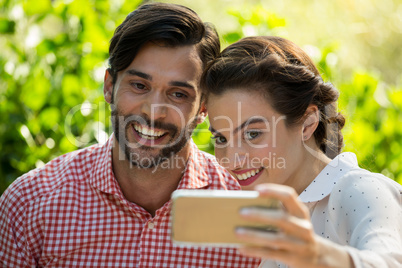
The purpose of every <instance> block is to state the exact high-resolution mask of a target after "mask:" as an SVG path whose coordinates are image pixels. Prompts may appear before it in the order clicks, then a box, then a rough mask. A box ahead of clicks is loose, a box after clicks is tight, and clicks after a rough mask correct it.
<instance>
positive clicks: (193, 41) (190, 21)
mask: <svg viewBox="0 0 402 268" xmlns="http://www.w3.org/2000/svg"><path fill="white" fill-rule="evenodd" d="M147 42H157V43H161V44H163V45H165V46H169V47H177V46H186V45H196V46H197V50H198V53H199V56H200V59H201V61H202V63H203V66H204V67H205V66H206V65H207V63H208V62H209V61H211V60H213V59H214V58H215V57H217V56H218V55H219V52H220V42H219V36H218V34H217V32H216V31H215V29H214V27H213V26H212V25H211V24H207V23H203V22H202V20H201V19H200V18H199V17H198V15H197V13H195V12H194V11H193V10H191V9H189V8H187V7H184V6H181V5H175V4H167V3H149V4H144V5H142V6H140V7H139V8H137V9H136V10H134V11H133V12H131V13H130V14H129V15H128V16H127V17H126V19H125V20H124V21H123V23H122V24H121V25H119V26H118V27H117V28H116V30H115V32H114V35H113V37H112V39H111V41H110V47H109V65H110V68H109V72H110V74H111V75H112V77H113V83H115V82H116V79H117V73H118V72H119V71H122V70H124V69H125V68H127V67H128V66H129V65H130V64H131V62H132V61H133V60H134V58H135V56H136V55H137V53H138V51H139V50H140V48H141V47H142V46H143V45H144V44H145V43H147Z"/></svg>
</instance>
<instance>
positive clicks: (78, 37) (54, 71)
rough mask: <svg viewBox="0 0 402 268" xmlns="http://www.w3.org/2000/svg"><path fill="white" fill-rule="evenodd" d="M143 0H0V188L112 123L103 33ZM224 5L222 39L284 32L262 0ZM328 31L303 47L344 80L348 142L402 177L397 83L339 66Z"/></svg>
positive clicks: (100, 134) (376, 167)
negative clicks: (323, 39) (228, 25)
mask: <svg viewBox="0 0 402 268" xmlns="http://www.w3.org/2000/svg"><path fill="white" fill-rule="evenodd" d="M140 2H141V1H140V0H134V1H123V0H119V1H116V0H99V1H94V0H64V1H62V0H53V1H51V0H40V1H27V0H0V47H1V51H0V115H1V116H0V140H1V143H0V152H1V154H0V194H1V193H2V192H3V191H4V190H5V189H6V187H7V186H8V185H9V184H10V183H11V182H12V181H13V180H15V179H16V178H17V177H19V176H20V175H21V174H23V173H25V172H28V171H29V170H31V169H33V168H35V167H38V166H41V165H43V164H44V163H46V162H48V161H49V160H51V159H53V158H54V157H56V156H59V155H61V154H64V153H67V152H70V151H73V150H76V149H79V148H82V147H86V146H88V145H90V144H92V143H96V142H103V141H104V140H105V136H106V135H108V134H110V133H111V131H110V118H109V116H110V112H109V108H108V105H106V103H105V102H104V100H103V94H102V84H103V83H102V82H103V74H104V70H105V68H106V67H107V62H106V59H107V57H108V45H109V39H110V38H111V36H112V35H113V31H114V29H115V28H116V26H117V25H118V24H119V23H120V22H121V21H122V20H123V19H124V18H125V16H126V15H127V14H128V13H129V12H131V11H132V10H134V9H135V8H136V6H137V5H138V4H140ZM228 14H229V15H230V16H231V17H232V18H233V19H234V24H235V25H234V26H235V27H234V29H235V30H233V28H232V29H231V30H228V31H226V32H221V33H220V34H221V36H222V41H223V43H224V45H227V44H230V43H232V42H234V41H237V40H238V39H240V38H241V37H243V36H247V35H282V36H285V37H286V31H285V29H286V27H288V26H287V20H286V19H285V17H283V16H282V15H280V14H275V13H273V12H271V11H269V10H267V9H266V8H264V7H263V6H261V5H256V6H241V7H240V8H239V7H237V8H229V9H228ZM290 39H292V38H290ZM328 41H329V42H328V43H325V44H324V45H322V44H321V48H320V49H319V48H317V47H314V46H309V49H310V50H311V52H312V53H311V55H312V57H313V59H314V60H315V61H316V63H317V65H318V66H319V68H320V70H321V71H322V72H323V74H324V78H325V80H330V81H333V82H334V84H336V85H337V86H338V87H339V88H340V90H341V98H340V110H341V111H343V112H344V113H345V114H347V115H348V117H347V119H348V121H347V122H348V123H347V127H346V129H345V131H344V133H345V143H346V148H345V150H350V151H354V152H356V153H357V156H358V158H359V161H360V162H361V163H362V165H363V166H364V167H365V168H368V169H370V170H372V171H375V172H382V173H384V174H385V175H387V176H390V177H391V178H394V179H396V180H398V181H399V182H402V163H401V162H402V161H401V155H402V144H401V142H400V141H401V138H402V137H401V136H402V128H400V126H398V122H402V118H401V117H402V111H401V110H402V89H401V88H398V87H396V86H389V85H387V84H385V82H383V81H382V80H381V77H380V76H377V75H374V74H373V72H367V71H355V72H354V74H353V76H352V77H341V76H339V73H338V72H337V56H336V55H337V49H338V47H339V44H337V42H336V41H335V40H328ZM207 129H208V122H205V123H203V124H202V125H200V126H199V127H198V128H197V129H196V131H195V133H194V141H195V142H196V143H197V144H198V146H199V147H200V148H201V149H202V150H205V151H208V152H210V153H213V144H212V142H211V140H210V133H209V131H208V130H207Z"/></svg>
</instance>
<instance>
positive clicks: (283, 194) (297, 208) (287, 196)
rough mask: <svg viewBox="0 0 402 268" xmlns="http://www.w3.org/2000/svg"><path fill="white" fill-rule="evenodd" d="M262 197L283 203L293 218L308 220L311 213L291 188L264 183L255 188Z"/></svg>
mask: <svg viewBox="0 0 402 268" xmlns="http://www.w3.org/2000/svg"><path fill="white" fill-rule="evenodd" d="M255 189H256V190H257V191H258V192H259V194H260V196H263V197H267V198H275V199H277V200H279V201H281V203H282V205H283V206H284V207H285V208H286V210H287V211H288V212H289V213H290V214H291V215H293V216H296V217H299V218H304V219H308V218H310V213H309V210H308V209H307V207H306V206H305V205H304V204H303V203H302V202H300V200H299V198H298V194H297V193H296V191H295V190H294V189H293V188H292V187H289V186H286V185H279V184H273V183H264V184H260V185H257V186H256V188H255Z"/></svg>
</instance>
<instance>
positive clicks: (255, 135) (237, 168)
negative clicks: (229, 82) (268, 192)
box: [207, 89, 304, 190]
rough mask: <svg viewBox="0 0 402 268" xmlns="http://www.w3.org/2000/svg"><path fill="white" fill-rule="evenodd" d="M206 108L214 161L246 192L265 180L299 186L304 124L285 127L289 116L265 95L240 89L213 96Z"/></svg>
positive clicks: (265, 181)
mask: <svg viewBox="0 0 402 268" xmlns="http://www.w3.org/2000/svg"><path fill="white" fill-rule="evenodd" d="M207 109H208V113H209V120H210V124H211V127H210V129H211V132H212V134H213V136H214V137H213V138H214V139H215V155H216V158H217V159H218V161H219V163H220V164H221V165H222V166H223V167H225V168H226V169H227V170H228V171H229V172H230V173H231V174H232V175H233V176H234V177H235V178H236V179H237V180H238V181H239V183H240V185H241V186H242V188H243V189H244V190H252V189H253V188H254V187H255V185H257V184H261V183H267V182H269V183H278V184H284V185H288V186H292V187H294V186H295V185H296V184H297V181H296V178H297V174H296V171H298V170H299V169H300V168H301V167H302V165H303V161H302V160H303V151H304V150H303V141H302V126H301V125H296V126H292V127H287V126H286V124H285V122H286V121H285V116H284V115H282V114H279V113H278V112H276V111H275V110H274V109H273V108H272V106H271V105H270V104H269V103H268V102H267V101H266V99H265V98H264V97H262V95H260V94H258V93H257V92H255V93H254V92H244V91H242V90H241V89H239V90H228V91H226V93H224V94H223V95H220V96H215V95H210V96H209V98H208V105H207Z"/></svg>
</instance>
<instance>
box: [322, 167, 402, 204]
mask: <svg viewBox="0 0 402 268" xmlns="http://www.w3.org/2000/svg"><path fill="white" fill-rule="evenodd" d="M330 202H331V203H333V204H336V203H338V204H343V205H344V206H353V207H367V208H370V207H371V208H378V209H381V208H382V209H384V208H385V207H384V206H387V205H386V204H389V206H396V207H402V185H400V184H398V183H397V182H396V181H394V180H392V179H390V178H388V177H386V176H384V175H382V174H379V173H373V172H370V171H368V170H365V169H362V168H359V167H354V168H351V169H350V170H349V171H348V172H347V173H345V174H344V175H343V176H342V177H341V178H339V180H338V182H337V183H336V185H335V186H334V188H333V190H332V192H331V197H330Z"/></svg>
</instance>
